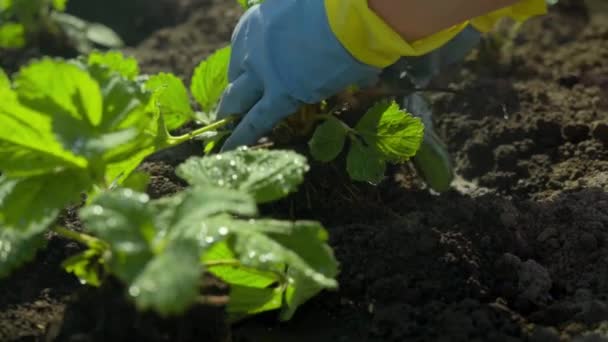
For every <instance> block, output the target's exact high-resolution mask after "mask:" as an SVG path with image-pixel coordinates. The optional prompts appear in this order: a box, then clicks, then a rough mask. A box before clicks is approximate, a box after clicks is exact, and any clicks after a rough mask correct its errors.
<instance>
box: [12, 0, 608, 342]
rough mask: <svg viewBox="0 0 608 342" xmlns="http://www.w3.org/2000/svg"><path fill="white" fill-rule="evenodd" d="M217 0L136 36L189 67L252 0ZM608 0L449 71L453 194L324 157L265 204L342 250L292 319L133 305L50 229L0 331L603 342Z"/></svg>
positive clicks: (156, 170) (607, 308) (18, 336)
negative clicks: (354, 176)
mask: <svg viewBox="0 0 608 342" xmlns="http://www.w3.org/2000/svg"><path fill="white" fill-rule="evenodd" d="M161 3H164V2H161ZM176 3H177V2H176ZM204 3H205V5H200V7H196V10H192V11H191V13H187V14H189V15H186V14H180V15H182V17H179V15H177V16H178V18H179V19H176V20H181V19H182V18H184V19H183V23H182V24H179V25H177V26H175V27H168V28H164V29H161V30H160V31H158V32H156V33H154V34H152V35H151V36H149V37H148V38H147V39H145V40H144V41H143V42H142V43H141V44H139V45H138V46H137V47H135V48H131V49H129V50H128V52H130V53H133V54H134V55H136V56H137V57H138V58H140V60H141V61H142V69H143V70H144V71H145V72H156V71H161V70H162V71H171V72H175V73H177V74H178V75H179V76H181V77H183V78H184V80H188V79H189V77H190V73H191V72H192V69H193V67H194V66H195V65H196V64H197V63H198V62H199V61H200V59H201V58H204V57H205V56H206V55H207V54H209V53H210V52H211V51H212V50H213V49H215V48H217V47H220V46H224V45H225V44H226V43H227V41H228V39H229V37H230V31H231V29H232V27H233V25H234V23H235V22H236V19H237V17H238V15H239V13H240V12H239V10H238V9H237V8H236V7H235V6H233V5H232V4H227V3H226V2H223V1H219V0H217V1H205V2H204ZM588 4H592V5H593V6H598V4H600V5H601V1H589V2H588ZM159 6H160V5H159ZM178 8H179V7H178ZM193 8H194V7H193ZM598 8H599V7H598ZM598 8H596V7H593V8H591V9H590V8H588V7H586V6H585V5H584V4H583V2H577V1H562V3H561V5H560V6H558V7H557V8H555V9H554V10H553V11H552V13H551V14H550V15H549V16H547V17H545V18H542V19H537V20H533V21H531V22H529V23H528V24H526V25H525V26H524V28H523V29H522V31H521V33H520V34H519V35H518V36H517V38H516V39H515V44H514V46H505V50H504V51H502V53H501V54H500V55H499V56H500V58H495V57H496V56H497V54H496V51H490V50H488V49H481V50H479V51H476V52H475V53H473V54H472V55H471V56H470V57H469V58H468V59H467V61H466V63H465V64H464V67H463V68H455V69H454V72H453V73H452V74H451V75H446V76H445V77H442V79H441V80H437V82H438V83H439V85H441V86H442V87H445V86H449V87H450V88H452V89H453V90H454V91H455V92H454V93H450V94H436V95H435V96H434V100H435V102H434V103H435V110H436V118H435V119H436V121H437V127H438V130H439V133H440V134H441V135H442V136H443V137H444V139H445V140H446V142H447V143H448V146H449V148H450V150H451V153H452V155H453V156H454V158H455V161H456V167H457V171H458V173H459V174H460V175H462V177H463V179H464V180H461V181H460V182H459V184H458V185H459V186H458V187H457V188H456V189H454V190H453V191H450V192H448V193H444V194H441V195H433V194H430V193H429V192H427V191H426V190H424V189H423V187H421V186H420V185H419V184H420V182H419V181H418V180H416V178H415V177H414V174H413V173H412V172H410V171H409V168H407V167H404V168H395V170H394V172H393V174H392V176H391V178H390V179H388V180H387V181H385V182H384V183H382V184H381V185H380V186H378V187H372V186H368V185H354V184H351V183H349V182H347V181H345V179H344V177H343V176H342V173H341V172H340V171H339V168H338V167H337V166H321V165H313V168H312V170H311V172H310V174H309V177H308V180H307V182H306V183H305V184H304V185H303V186H302V189H301V191H300V193H299V194H297V195H294V196H292V197H291V198H289V199H288V200H286V201H283V202H281V203H278V204H276V205H273V206H268V207H265V208H264V210H265V211H266V212H267V213H268V214H273V215H275V216H283V217H289V218H296V217H297V218H305V219H316V220H320V221H322V222H323V223H324V224H325V225H326V226H327V227H328V229H329V231H330V237H331V244H332V246H333V248H334V249H335V252H336V255H337V257H338V259H339V260H340V263H341V274H340V279H339V280H340V290H339V291H337V292H331V293H324V294H322V295H321V296H319V297H318V298H315V299H314V300H312V301H311V302H309V303H308V304H307V305H305V306H303V307H302V308H301V309H300V310H299V311H298V313H297V314H296V316H295V317H294V319H293V320H292V321H291V322H289V323H285V324H280V323H278V322H277V320H276V316H275V314H274V313H269V314H265V315H262V316H259V317H257V318H254V319H251V320H248V321H244V322H241V323H240V324H238V325H236V326H234V327H233V328H232V329H229V328H228V327H227V326H226V324H225V322H224V320H223V315H222V310H221V307H208V306H199V307H195V308H194V309H193V310H192V311H191V312H189V313H187V314H186V315H184V316H183V317H179V318H174V319H171V320H163V319H160V318H159V317H156V316H155V315H151V314H136V313H135V311H134V310H133V308H132V307H131V306H130V305H129V304H128V302H125V301H124V299H123V297H122V290H121V288H120V286H119V285H117V284H108V285H107V286H106V287H105V288H104V289H102V290H101V291H98V290H89V289H87V288H85V287H81V286H80V285H79V284H78V282H77V281H75V280H74V279H73V278H71V277H70V276H67V275H65V273H63V272H62V271H61V269H60V267H59V263H60V261H61V260H62V258H63V257H64V256H65V255H67V254H70V253H72V252H74V251H75V250H77V248H78V247H77V246H75V245H71V244H66V242H65V241H63V240H61V239H58V238H50V248H49V249H48V250H47V251H46V252H44V253H41V254H40V255H39V256H38V258H37V259H36V261H34V262H32V263H31V264H30V265H29V266H28V267H26V268H24V269H22V270H21V271H19V272H18V273H17V274H16V275H15V276H14V277H13V278H11V279H9V280H6V281H4V282H3V283H0V293H1V294H2V296H0V340H2V341H5V340H6V341H36V340H44V339H45V338H49V340H57V341H110V340H111V341H131V340H141V341H191V340H204V341H228V340H232V341H242V342H245V341H247V342H248V341H251V342H257V341H296V342H297V341H370V342H371V341H602V340H607V341H608V192H607V191H608V17H606V16H605V15H606V12H603V14H602V12H601V11H599V10H598ZM174 11H175V13H180V12H179V10H174ZM186 17H187V18H186ZM194 152H196V146H192V145H191V146H187V147H185V148H184V149H183V150H181V151H174V152H173V154H164V155H163V156H156V157H155V158H152V159H150V160H149V161H148V162H146V163H145V164H144V165H143V166H142V170H145V171H147V172H150V173H151V174H152V175H153V177H152V185H151V187H150V189H149V192H150V194H151V195H152V196H154V197H158V196H162V195H166V194H169V193H173V192H176V191H179V190H180V189H181V188H182V187H183V184H182V183H181V182H180V180H179V179H178V178H177V177H175V175H174V173H173V166H174V165H176V164H177V163H179V162H180V161H181V160H183V158H185V157H186V156H187V155H189V154H191V153H194ZM465 180H466V181H465ZM64 221H66V222H74V224H76V222H77V221H76V220H75V217H74V216H73V213H70V212H68V213H67V214H66V217H65V218H64ZM230 330H231V331H230ZM53 337H55V338H54V339H53Z"/></svg>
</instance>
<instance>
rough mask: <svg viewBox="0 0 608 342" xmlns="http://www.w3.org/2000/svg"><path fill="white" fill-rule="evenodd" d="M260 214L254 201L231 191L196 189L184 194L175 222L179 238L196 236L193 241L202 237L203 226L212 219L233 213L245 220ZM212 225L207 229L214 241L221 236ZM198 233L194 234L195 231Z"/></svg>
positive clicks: (173, 224)
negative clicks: (201, 227) (201, 224)
mask: <svg viewBox="0 0 608 342" xmlns="http://www.w3.org/2000/svg"><path fill="white" fill-rule="evenodd" d="M257 212H258V210H257V207H256V205H255V202H254V200H253V198H252V197H250V196H249V195H247V194H245V193H242V192H240V191H235V190H231V189H221V188H213V187H205V188H202V187H194V188H190V189H188V190H187V191H185V192H183V194H182V201H181V203H180V204H179V205H178V206H177V207H175V216H174V220H173V221H172V222H171V225H172V226H173V232H172V233H174V235H172V236H173V237H175V236H178V235H179V236H181V234H185V235H188V234H192V232H195V233H194V234H193V235H191V236H192V237H198V236H200V234H199V233H200V231H199V226H200V223H201V222H203V221H204V220H205V219H207V218H209V217H210V216H213V215H217V214H221V213H231V214H236V215H241V216H253V215H256V214H257ZM220 227H221V225H220V226H218V227H214V226H212V225H207V228H208V229H207V228H206V229H207V233H206V235H208V236H210V237H214V236H216V235H221V234H219V233H216V232H215V228H218V231H219V228H220ZM192 229H194V230H192Z"/></svg>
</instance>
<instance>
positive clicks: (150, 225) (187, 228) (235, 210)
mask: <svg viewBox="0 0 608 342" xmlns="http://www.w3.org/2000/svg"><path fill="white" fill-rule="evenodd" d="M256 209H257V208H256V207H255V203H254V200H253V198H251V197H250V196H248V195H247V194H245V193H242V192H240V191H236V190H230V189H217V188H212V187H194V188H190V189H187V190H186V191H183V192H180V193H178V194H176V195H174V196H172V197H166V198H162V199H159V200H155V201H149V199H148V197H147V196H146V195H145V194H140V193H136V192H133V191H131V190H125V189H121V190H117V191H112V192H107V193H103V194H101V195H100V196H99V197H98V198H97V199H96V200H95V201H94V202H93V203H92V204H91V205H90V206H88V207H86V208H84V209H82V210H81V217H82V219H83V221H84V223H85V224H86V226H87V227H89V229H90V230H91V231H92V232H93V233H95V234H96V235H97V236H99V237H100V238H101V239H103V240H104V241H105V242H107V243H108V245H109V246H110V253H104V256H105V257H106V259H105V260H104V261H103V262H104V264H105V265H108V269H109V270H110V272H112V273H114V274H116V275H117V276H118V277H119V279H122V280H123V281H124V282H125V283H126V284H127V285H128V288H129V294H130V295H131V296H132V297H133V298H134V300H135V302H136V304H137V306H138V307H140V308H142V309H146V308H151V309H154V310H155V311H157V312H159V313H161V314H164V315H168V314H175V313H181V312H183V310H185V309H186V308H187V307H188V306H189V305H191V304H192V303H194V301H195V298H196V296H197V294H198V291H197V289H198V284H199V282H200V275H201V273H202V271H203V269H204V268H205V267H206V268H207V269H208V270H209V271H210V272H212V273H214V274H216V275H217V276H219V277H220V278H222V279H223V280H225V281H227V282H228V283H229V284H230V285H232V286H231V288H233V289H234V292H231V298H232V301H231V302H232V304H229V309H228V310H229V312H230V313H231V316H232V317H238V316H242V315H248V314H253V313H257V312H261V311H266V310H272V309H276V308H278V307H280V306H284V305H287V303H283V302H282V300H283V299H282V298H283V297H284V296H283V291H284V289H285V288H287V287H288V286H287V285H288V281H289V278H288V274H289V273H286V272H291V271H286V270H293V271H294V272H300V273H301V274H302V277H303V279H304V278H305V279H306V280H307V281H309V282H313V283H314V284H316V285H317V286H318V287H317V290H318V291H320V290H321V289H325V288H335V287H336V286H337V283H336V280H335V276H336V274H337V261H336V260H335V258H334V256H333V253H332V251H331V249H330V248H329V246H328V245H327V232H326V231H325V230H324V229H323V227H321V225H320V224H319V223H316V222H308V221H298V222H283V221H276V220H252V219H240V218H236V217H248V216H251V215H254V214H255V213H256V212H257V210H256ZM235 216H236V217H235ZM298 284H305V285H306V286H307V289H302V291H303V292H302V293H301V294H298V295H297V297H296V295H294V298H297V299H293V300H291V299H290V303H289V305H290V306H292V308H291V309H289V310H294V309H295V307H296V306H298V305H300V304H301V303H303V302H304V300H305V299H306V298H310V297H309V296H310V295H311V293H312V292H311V291H310V288H311V285H310V284H308V283H306V281H305V280H301V282H299V283H298ZM292 286H295V288H294V289H292V290H293V291H294V293H297V292H296V291H299V290H298V286H299V285H297V284H293V285H292ZM251 295H256V296H259V297H256V298H252V297H250V296H251ZM281 303H282V304H281ZM230 305H232V306H230ZM286 310H287V309H286Z"/></svg>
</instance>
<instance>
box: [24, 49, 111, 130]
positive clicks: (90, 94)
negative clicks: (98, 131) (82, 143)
mask: <svg viewBox="0 0 608 342" xmlns="http://www.w3.org/2000/svg"><path fill="white" fill-rule="evenodd" d="M14 83H15V90H16V91H17V93H18V94H19V98H20V99H23V100H26V101H27V103H28V104H29V105H30V106H31V107H32V108H36V109H38V110H39V111H41V112H48V111H54V112H55V113H53V114H54V116H55V119H56V120H57V119H59V118H61V117H63V116H67V117H71V118H73V119H76V120H82V121H84V122H87V123H88V124H90V125H91V126H97V125H99V124H100V122H101V118H102V102H103V98H102V94H101V90H100V88H99V84H98V83H97V82H96V81H95V80H94V79H93V78H92V77H91V76H89V74H87V72H86V71H84V70H82V69H80V68H78V67H77V66H76V65H72V64H68V63H65V62H59V61H54V60H51V59H48V58H47V59H44V60H42V61H40V62H36V63H32V64H30V65H29V66H26V67H24V68H22V69H21V70H20V72H19V74H18V76H17V77H16V79H15V82H14ZM64 119H65V118H64ZM79 126H81V127H79V128H84V127H86V126H84V125H79ZM61 133H62V132H58V134H61Z"/></svg>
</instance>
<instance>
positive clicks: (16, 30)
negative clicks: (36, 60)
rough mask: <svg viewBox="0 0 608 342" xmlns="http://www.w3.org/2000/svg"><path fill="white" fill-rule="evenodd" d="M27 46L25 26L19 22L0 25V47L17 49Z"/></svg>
mask: <svg viewBox="0 0 608 342" xmlns="http://www.w3.org/2000/svg"><path fill="white" fill-rule="evenodd" d="M24 46H25V27H24V26H23V25H22V24H18V23H6V24H2V25H0V48H6V49H15V48H21V47H24Z"/></svg>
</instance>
